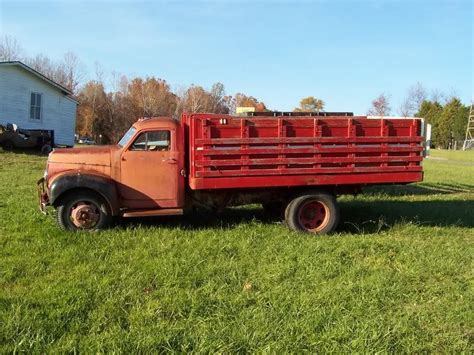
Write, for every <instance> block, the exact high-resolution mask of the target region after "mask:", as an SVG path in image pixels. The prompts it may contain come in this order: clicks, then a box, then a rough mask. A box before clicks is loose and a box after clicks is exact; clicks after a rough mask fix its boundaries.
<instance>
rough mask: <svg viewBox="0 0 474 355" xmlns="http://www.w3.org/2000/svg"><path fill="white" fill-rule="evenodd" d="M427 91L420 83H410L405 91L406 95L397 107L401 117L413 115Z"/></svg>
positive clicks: (424, 98) (418, 108)
mask: <svg viewBox="0 0 474 355" xmlns="http://www.w3.org/2000/svg"><path fill="white" fill-rule="evenodd" d="M427 96H428V95H427V93H426V90H425V88H424V87H423V85H422V84H421V83H419V82H418V83H416V84H415V85H412V86H411V87H410V88H409V89H408V92H407V96H406V97H405V99H404V100H403V101H402V103H401V104H400V106H399V108H398V113H399V114H400V115H401V116H403V117H409V116H413V115H414V114H415V113H417V112H418V111H419V110H420V108H421V104H422V103H423V101H425V100H426V98H427Z"/></svg>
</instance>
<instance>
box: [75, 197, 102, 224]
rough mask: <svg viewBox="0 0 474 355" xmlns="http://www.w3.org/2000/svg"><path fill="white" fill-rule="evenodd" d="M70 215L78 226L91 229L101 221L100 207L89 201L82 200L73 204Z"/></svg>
mask: <svg viewBox="0 0 474 355" xmlns="http://www.w3.org/2000/svg"><path fill="white" fill-rule="evenodd" d="M69 217H70V219H71V222H72V223H73V224H74V226H75V227H76V228H79V229H91V228H94V227H95V226H96V224H97V222H99V218H100V212H99V208H98V207H97V206H96V205H94V204H93V203H90V202H88V201H81V202H78V203H77V204H75V205H74V206H72V208H71V211H70V214H69Z"/></svg>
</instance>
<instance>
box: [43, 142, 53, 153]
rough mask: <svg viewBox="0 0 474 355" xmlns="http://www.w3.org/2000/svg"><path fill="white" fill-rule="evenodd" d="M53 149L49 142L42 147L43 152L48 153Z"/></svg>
mask: <svg viewBox="0 0 474 355" xmlns="http://www.w3.org/2000/svg"><path fill="white" fill-rule="evenodd" d="M52 150H53V148H52V147H51V146H50V145H49V144H45V145H43V146H42V147H41V154H44V155H48V154H49V153H51V151H52Z"/></svg>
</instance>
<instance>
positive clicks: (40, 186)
mask: <svg viewBox="0 0 474 355" xmlns="http://www.w3.org/2000/svg"><path fill="white" fill-rule="evenodd" d="M36 188H37V191H38V203H39V209H40V211H41V212H42V213H44V214H46V206H47V205H48V203H49V198H48V193H47V192H46V189H45V181H44V178H41V179H39V180H38V181H37V182H36Z"/></svg>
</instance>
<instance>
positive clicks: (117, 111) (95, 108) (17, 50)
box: [0, 36, 469, 148]
mask: <svg viewBox="0 0 474 355" xmlns="http://www.w3.org/2000/svg"><path fill="white" fill-rule="evenodd" d="M12 60H20V61H22V62H23V63H25V64H26V65H28V66H30V67H31V68H33V69H35V70H36V71H38V72H40V73H42V74H43V75H45V76H46V77H48V78H50V79H52V80H53V81H55V82H57V83H59V84H61V85H63V86H64V87H66V88H68V89H69V90H71V92H72V93H73V96H74V97H75V98H76V99H77V100H78V102H79V105H78V108H77V121H76V122H77V123H76V133H77V134H79V135H81V136H91V137H93V138H95V139H96V140H100V142H101V143H110V142H115V141H117V140H118V139H119V138H120V137H121V136H122V134H123V133H124V132H125V131H126V130H127V129H128V127H130V125H131V124H132V123H133V122H135V121H136V119H137V118H139V117H156V116H168V117H174V118H178V117H179V116H180V115H181V113H182V112H209V113H222V114H228V113H230V114H233V113H235V112H236V108H237V107H253V108H254V109H255V111H257V112H259V111H268V108H267V106H266V105H265V103H264V102H262V101H260V100H258V99H257V98H255V97H253V96H251V95H247V94H244V93H236V94H234V95H227V94H226V91H225V87H224V84H222V83H220V82H216V83H214V84H213V85H212V86H211V88H210V89H206V88H204V87H202V86H200V85H195V84H192V85H190V86H189V87H179V88H177V89H176V90H174V91H173V90H172V89H171V87H170V85H169V84H168V83H167V81H166V80H164V79H161V78H157V77H154V76H147V77H145V78H141V77H134V78H128V77H127V76H125V75H119V74H117V73H116V72H112V73H111V75H110V78H109V80H108V81H109V83H110V85H108V86H109V89H108V90H107V89H106V86H107V85H106V84H105V83H104V79H103V78H104V71H103V69H102V67H101V66H100V65H98V64H96V68H95V69H96V70H95V76H96V78H95V79H92V80H89V81H87V82H85V83H84V79H85V69H84V65H83V64H82V62H81V61H80V59H79V57H78V56H77V55H76V54H74V53H71V52H68V53H66V54H65V55H64V56H63V58H62V59H61V60H56V61H54V60H51V59H50V58H48V57H47V56H45V55H43V54H38V55H36V56H33V57H30V56H28V55H26V54H25V51H24V50H23V49H22V47H21V45H20V44H19V43H18V41H16V39H14V38H12V37H9V36H4V37H3V38H2V39H1V40H0V61H12ZM390 98H391V97H390V95H389V94H387V93H384V92H382V93H381V94H379V95H378V96H377V97H376V98H375V99H374V100H372V102H371V105H370V107H369V109H368V111H367V115H374V116H389V115H390V114H391V112H392V107H391V103H390ZM324 107H325V102H324V101H323V100H322V99H320V98H316V97H314V96H308V97H305V98H302V99H301V101H300V102H299V106H298V107H295V108H294V109H293V111H294V112H304V111H312V112H319V111H324ZM397 113H398V114H399V115H400V116H402V117H411V116H415V117H423V118H425V120H426V122H427V123H430V124H431V125H432V127H433V130H432V132H433V134H432V142H433V144H434V145H435V146H437V147H442V148H449V147H450V146H452V143H453V142H454V141H461V140H463V139H464V135H465V130H466V125H467V119H468V115H469V106H467V105H464V104H463V103H462V102H461V100H460V99H459V98H458V97H457V96H456V95H449V96H447V95H445V94H443V93H442V92H440V91H438V90H434V91H433V92H432V93H431V95H428V92H427V90H426V89H425V88H424V87H423V85H422V84H421V83H419V82H418V83H416V84H414V85H412V86H411V87H409V88H408V89H407V94H406V97H405V98H404V99H403V100H402V102H401V104H400V105H399V106H398V108H397ZM99 138H100V139H99Z"/></svg>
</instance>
